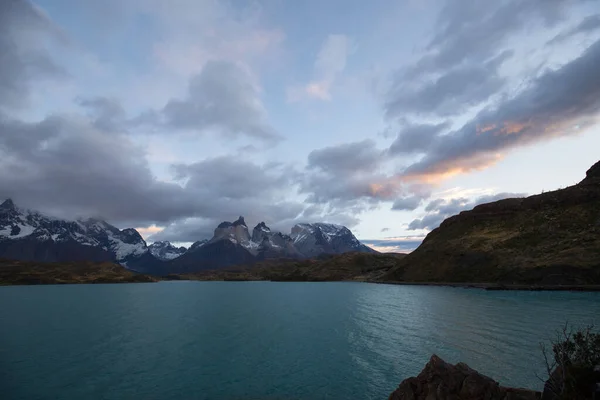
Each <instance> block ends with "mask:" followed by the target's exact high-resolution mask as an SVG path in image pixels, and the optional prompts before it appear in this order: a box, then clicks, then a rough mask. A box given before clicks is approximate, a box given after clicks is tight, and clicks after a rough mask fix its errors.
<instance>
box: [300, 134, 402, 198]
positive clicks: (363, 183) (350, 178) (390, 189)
mask: <svg viewBox="0 0 600 400" xmlns="http://www.w3.org/2000/svg"><path fill="white" fill-rule="evenodd" d="M384 161H385V152H383V151H381V150H380V149H378V148H377V147H376V144H375V142H374V141H372V140H364V141H361V142H354V143H347V144H342V145H338V146H331V147H326V148H324V149H319V150H314V151H312V152H311V153H310V154H309V155H308V167H307V171H306V173H305V174H304V176H302V177H301V178H300V188H301V192H302V193H307V194H309V197H308V201H309V202H311V203H318V204H326V203H330V204H335V205H337V206H339V207H350V206H359V204H363V206H367V203H373V202H378V201H380V200H384V199H392V198H394V197H396V194H397V192H398V190H399V189H400V188H399V186H398V184H397V182H395V181H394V180H393V179H391V178H390V177H389V176H388V175H386V174H384V173H382V172H380V171H379V170H380V169H381V167H382V165H383V163H384Z"/></svg>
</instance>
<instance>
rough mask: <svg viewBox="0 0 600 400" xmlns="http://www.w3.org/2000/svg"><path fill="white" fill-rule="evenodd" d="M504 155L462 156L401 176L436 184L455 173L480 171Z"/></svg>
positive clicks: (414, 180) (406, 179)
mask: <svg viewBox="0 0 600 400" xmlns="http://www.w3.org/2000/svg"><path fill="white" fill-rule="evenodd" d="M503 157H504V156H503V155H502V154H501V153H494V154H490V153H484V154H478V155H475V156H473V157H469V158H462V159H458V160H454V161H452V162H447V163H444V164H441V165H438V166H436V168H435V169H434V170H433V171H424V172H416V173H411V174H407V175H404V176H403V179H404V180H405V181H408V182H419V183H425V184H429V185H437V184H439V183H441V182H443V181H445V180H447V179H450V178H453V177H455V176H457V175H462V174H466V173H469V172H473V171H482V170H484V169H486V168H489V167H491V166H493V165H494V164H496V163H497V162H498V161H500V160H501V159H502V158H503Z"/></svg>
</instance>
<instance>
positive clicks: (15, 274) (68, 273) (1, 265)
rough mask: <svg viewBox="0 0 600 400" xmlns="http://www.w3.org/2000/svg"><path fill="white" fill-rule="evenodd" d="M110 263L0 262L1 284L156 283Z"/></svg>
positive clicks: (153, 279) (149, 278)
mask: <svg viewBox="0 0 600 400" xmlns="http://www.w3.org/2000/svg"><path fill="white" fill-rule="evenodd" d="M155 281H156V279H155V278H153V277H150V276H147V275H141V274H136V273H135V272H132V271H129V270H127V269H125V268H123V267H122V266H120V265H118V264H114V263H111V262H81V261H78V262H63V263H39V262H28V261H14V260H2V259H0V285H37V284H53V285H56V284H65V283H133V282H155Z"/></svg>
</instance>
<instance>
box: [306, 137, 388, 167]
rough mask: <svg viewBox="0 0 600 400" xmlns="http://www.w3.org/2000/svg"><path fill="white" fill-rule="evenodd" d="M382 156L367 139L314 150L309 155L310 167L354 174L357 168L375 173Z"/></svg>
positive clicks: (373, 143) (371, 141)
mask: <svg viewBox="0 0 600 400" xmlns="http://www.w3.org/2000/svg"><path fill="white" fill-rule="evenodd" d="M382 156H383V152H382V151H381V150H378V149H377V148H376V145H375V142H374V141H373V140H370V139H367V140H363V141H361V142H354V143H346V144H342V145H338V146H331V147H326V148H323V149H319V150H314V151H312V152H311V153H310V154H309V155H308V167H309V168H310V169H320V170H322V171H323V172H332V173H347V172H353V171H356V169H357V168H358V169H360V170H361V171H373V170H376V169H377V168H378V167H379V165H380V163H381V160H382Z"/></svg>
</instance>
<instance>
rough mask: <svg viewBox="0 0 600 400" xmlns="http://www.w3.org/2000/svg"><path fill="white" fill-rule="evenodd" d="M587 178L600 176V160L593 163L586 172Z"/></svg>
mask: <svg viewBox="0 0 600 400" xmlns="http://www.w3.org/2000/svg"><path fill="white" fill-rule="evenodd" d="M585 177H586V179H594V178H600V161H598V162H597V163H596V164H594V165H592V166H591V167H590V169H588V170H587V172H586V173H585Z"/></svg>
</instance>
